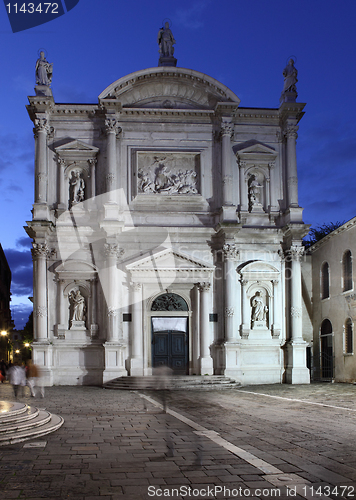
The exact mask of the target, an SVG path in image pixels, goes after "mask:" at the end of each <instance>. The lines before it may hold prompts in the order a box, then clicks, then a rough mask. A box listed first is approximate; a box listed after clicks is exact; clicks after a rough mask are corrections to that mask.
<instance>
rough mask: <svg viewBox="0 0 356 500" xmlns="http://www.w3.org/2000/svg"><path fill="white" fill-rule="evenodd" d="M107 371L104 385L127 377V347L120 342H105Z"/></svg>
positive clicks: (105, 371)
mask: <svg viewBox="0 0 356 500" xmlns="http://www.w3.org/2000/svg"><path fill="white" fill-rule="evenodd" d="M104 349H105V370H104V373H103V383H105V382H109V380H113V379H115V378H118V377H123V376H127V370H126V368H125V353H126V345H124V344H120V343H118V342H105V344H104Z"/></svg>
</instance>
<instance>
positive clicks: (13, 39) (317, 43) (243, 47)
mask: <svg viewBox="0 0 356 500" xmlns="http://www.w3.org/2000/svg"><path fill="white" fill-rule="evenodd" d="M20 3H22V2H20ZM1 9H2V10H1ZM166 18H169V19H170V20H171V29H172V32H173V35H174V37H175V39H176V45H175V54H174V55H175V57H176V58H177V59H178V64H177V66H179V67H183V68H190V69H195V70H197V71H201V72H203V73H206V74H208V75H210V76H212V77H214V78H216V79H217V80H219V81H220V82H222V83H223V84H225V85H227V86H228V87H229V88H230V89H231V90H232V91H233V92H234V93H235V94H236V95H237V96H238V97H239V98H240V99H241V104H240V106H241V107H264V108H277V107H278V106H279V97H280V94H281V91H282V88H283V76H282V71H283V68H284V67H285V66H286V63H287V61H288V59H289V58H290V56H295V57H296V63H295V66H296V68H297V69H298V72H299V73H298V79H299V82H298V84H297V90H298V99H297V101H298V102H304V103H307V105H306V107H305V116H304V117H303V119H302V120H301V122H300V124H299V137H298V142H297V155H298V173H299V204H300V205H301V206H302V207H304V222H305V223H307V224H312V225H313V226H316V225H321V224H323V223H328V222H336V221H340V222H342V221H346V220H349V219H351V218H352V217H354V216H356V196H355V193H356V176H355V165H356V140H355V138H356V124H355V118H354V113H355V111H356V91H355V82H356V65H355V48H356V29H355V27H354V24H355V19H356V2H355V0H342V1H336V0H333V1H332V0H296V1H295V2H286V1H285V0H270V1H267V0H248V1H247V0H246V1H245V0H243V1H242V0H220V1H219V2H217V1H213V0H202V1H195V0H190V1H186V0H179V1H169V0H165V1H163V0H158V1H157V0H151V1H147V0H136V1H133V2H130V3H129V2H123V1H121V0H80V1H79V3H78V5H77V6H76V7H75V8H73V9H72V10H71V11H70V12H68V13H67V14H65V15H64V16H62V17H60V18H58V19H56V20H54V21H51V22H49V23H47V24H44V25H42V26H39V27H37V28H31V29H29V30H26V31H22V32H18V33H12V31H11V27H10V23H9V20H8V18H7V14H6V9H5V6H0V37H1V47H2V50H1V54H0V60H1V68H2V75H3V76H2V81H1V91H2V109H1V115H0V192H1V196H0V210H1V214H2V218H1V233H0V234H1V236H0V243H1V244H2V247H3V249H4V251H5V254H6V257H7V259H8V262H9V264H10V267H11V270H12V315H13V318H14V320H15V325H16V328H17V329H20V328H23V326H24V324H25V323H26V321H27V319H28V316H29V314H30V312H31V310H32V304H31V302H30V301H29V300H28V296H31V295H32V259H31V253H30V250H29V249H30V247H31V241H30V239H29V238H28V237H27V236H26V233H25V231H24V229H23V226H24V225H25V224H26V221H28V220H31V208H32V203H33V191H34V189H33V180H34V138H33V132H32V128H33V124H32V122H31V121H30V119H29V117H28V114H27V110H26V108H25V106H26V104H27V103H28V100H27V96H28V95H34V85H35V63H36V60H37V58H38V54H39V49H45V50H46V53H47V60H48V62H51V63H53V68H54V69H53V81H52V91H53V96H54V99H55V101H56V102H59V103H63V102H65V103H72V102H73V103H76V102H77V103H96V102H97V99H98V95H99V94H100V93H101V92H102V91H103V90H104V89H105V88H106V87H107V86H108V85H110V84H111V83H112V82H114V81H116V80H117V79H119V78H121V77H122V76H125V75H127V74H129V73H132V72H134V71H137V70H140V69H144V68H149V67H154V66H157V64H158V57H159V54H158V45H157V33H158V30H159V28H160V27H161V26H162V22H163V21H164V20H165V19H166ZM352 193H354V194H352ZM354 196H355V198H354Z"/></svg>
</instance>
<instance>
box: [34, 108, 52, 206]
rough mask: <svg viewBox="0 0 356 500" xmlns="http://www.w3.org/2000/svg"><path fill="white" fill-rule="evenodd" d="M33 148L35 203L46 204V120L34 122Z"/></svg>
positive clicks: (37, 119) (39, 118)
mask: <svg viewBox="0 0 356 500" xmlns="http://www.w3.org/2000/svg"><path fill="white" fill-rule="evenodd" d="M34 123H35V128H34V134H35V139H36V146H35V203H46V202H47V152H46V148H47V132H48V130H49V127H48V120H47V118H45V117H42V116H41V117H38V118H36V119H35V121H34Z"/></svg>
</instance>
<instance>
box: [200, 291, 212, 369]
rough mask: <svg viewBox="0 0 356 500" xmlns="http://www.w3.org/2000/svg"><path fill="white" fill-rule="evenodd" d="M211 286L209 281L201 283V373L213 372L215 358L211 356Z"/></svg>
mask: <svg viewBox="0 0 356 500" xmlns="http://www.w3.org/2000/svg"><path fill="white" fill-rule="evenodd" d="M210 288H211V285H210V283H208V282H204V283H199V291H200V374H201V375H205V374H208V375H212V374H213V360H212V358H211V356H210V343H211V341H210V323H209V310H210V303H209V299H210Z"/></svg>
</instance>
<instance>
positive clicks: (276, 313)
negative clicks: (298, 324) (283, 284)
mask: <svg viewBox="0 0 356 500" xmlns="http://www.w3.org/2000/svg"><path fill="white" fill-rule="evenodd" d="M278 283H279V281H278V280H272V287H273V297H272V300H273V309H272V314H273V317H272V321H271V320H270V321H271V326H270V328H271V330H272V337H273V338H279V335H280V332H281V327H280V323H279V319H280V309H281V304H280V302H279V293H278Z"/></svg>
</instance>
